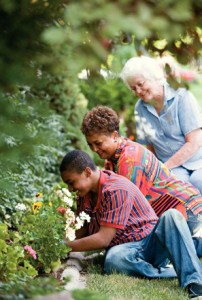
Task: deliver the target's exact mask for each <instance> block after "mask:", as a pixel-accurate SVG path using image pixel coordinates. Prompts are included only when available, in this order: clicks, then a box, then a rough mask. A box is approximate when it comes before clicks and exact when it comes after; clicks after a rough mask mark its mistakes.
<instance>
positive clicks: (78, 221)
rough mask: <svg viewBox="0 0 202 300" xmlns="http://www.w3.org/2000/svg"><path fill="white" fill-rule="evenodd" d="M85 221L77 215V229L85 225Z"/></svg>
mask: <svg viewBox="0 0 202 300" xmlns="http://www.w3.org/2000/svg"><path fill="white" fill-rule="evenodd" d="M83 223H84V221H83V220H81V219H80V218H79V217H76V223H75V226H74V227H75V229H76V230H78V229H80V228H81V227H82V226H83Z"/></svg>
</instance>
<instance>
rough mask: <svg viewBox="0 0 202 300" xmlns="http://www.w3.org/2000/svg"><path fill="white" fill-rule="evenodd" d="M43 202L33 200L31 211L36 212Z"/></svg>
mask: <svg viewBox="0 0 202 300" xmlns="http://www.w3.org/2000/svg"><path fill="white" fill-rule="evenodd" d="M42 205H43V203H42V202H40V201H39V202H35V203H34V204H33V205H32V211H33V212H34V214H35V213H37V212H38V211H39V209H40V208H41V207H42Z"/></svg>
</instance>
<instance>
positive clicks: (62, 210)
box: [56, 206, 66, 215]
mask: <svg viewBox="0 0 202 300" xmlns="http://www.w3.org/2000/svg"><path fill="white" fill-rule="evenodd" d="M56 210H57V212H59V213H60V214H61V215H64V214H65V213H66V208H64V207H62V206H58V208H57V209H56Z"/></svg>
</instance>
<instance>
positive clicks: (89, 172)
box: [84, 167, 93, 177]
mask: <svg viewBox="0 0 202 300" xmlns="http://www.w3.org/2000/svg"><path fill="white" fill-rule="evenodd" d="M92 172H93V171H92V170H91V168H89V167H86V168H85V170H84V173H85V174H86V177H89V176H91V174H92Z"/></svg>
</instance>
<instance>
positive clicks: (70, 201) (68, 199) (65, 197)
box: [63, 196, 73, 207]
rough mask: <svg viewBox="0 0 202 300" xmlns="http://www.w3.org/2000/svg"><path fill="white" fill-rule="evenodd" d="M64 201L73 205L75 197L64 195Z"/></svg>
mask: <svg viewBox="0 0 202 300" xmlns="http://www.w3.org/2000/svg"><path fill="white" fill-rule="evenodd" d="M63 201H64V202H65V203H66V204H67V205H68V206H70V207H72V205H73V199H71V198H69V197H67V196H64V198H63Z"/></svg>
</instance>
